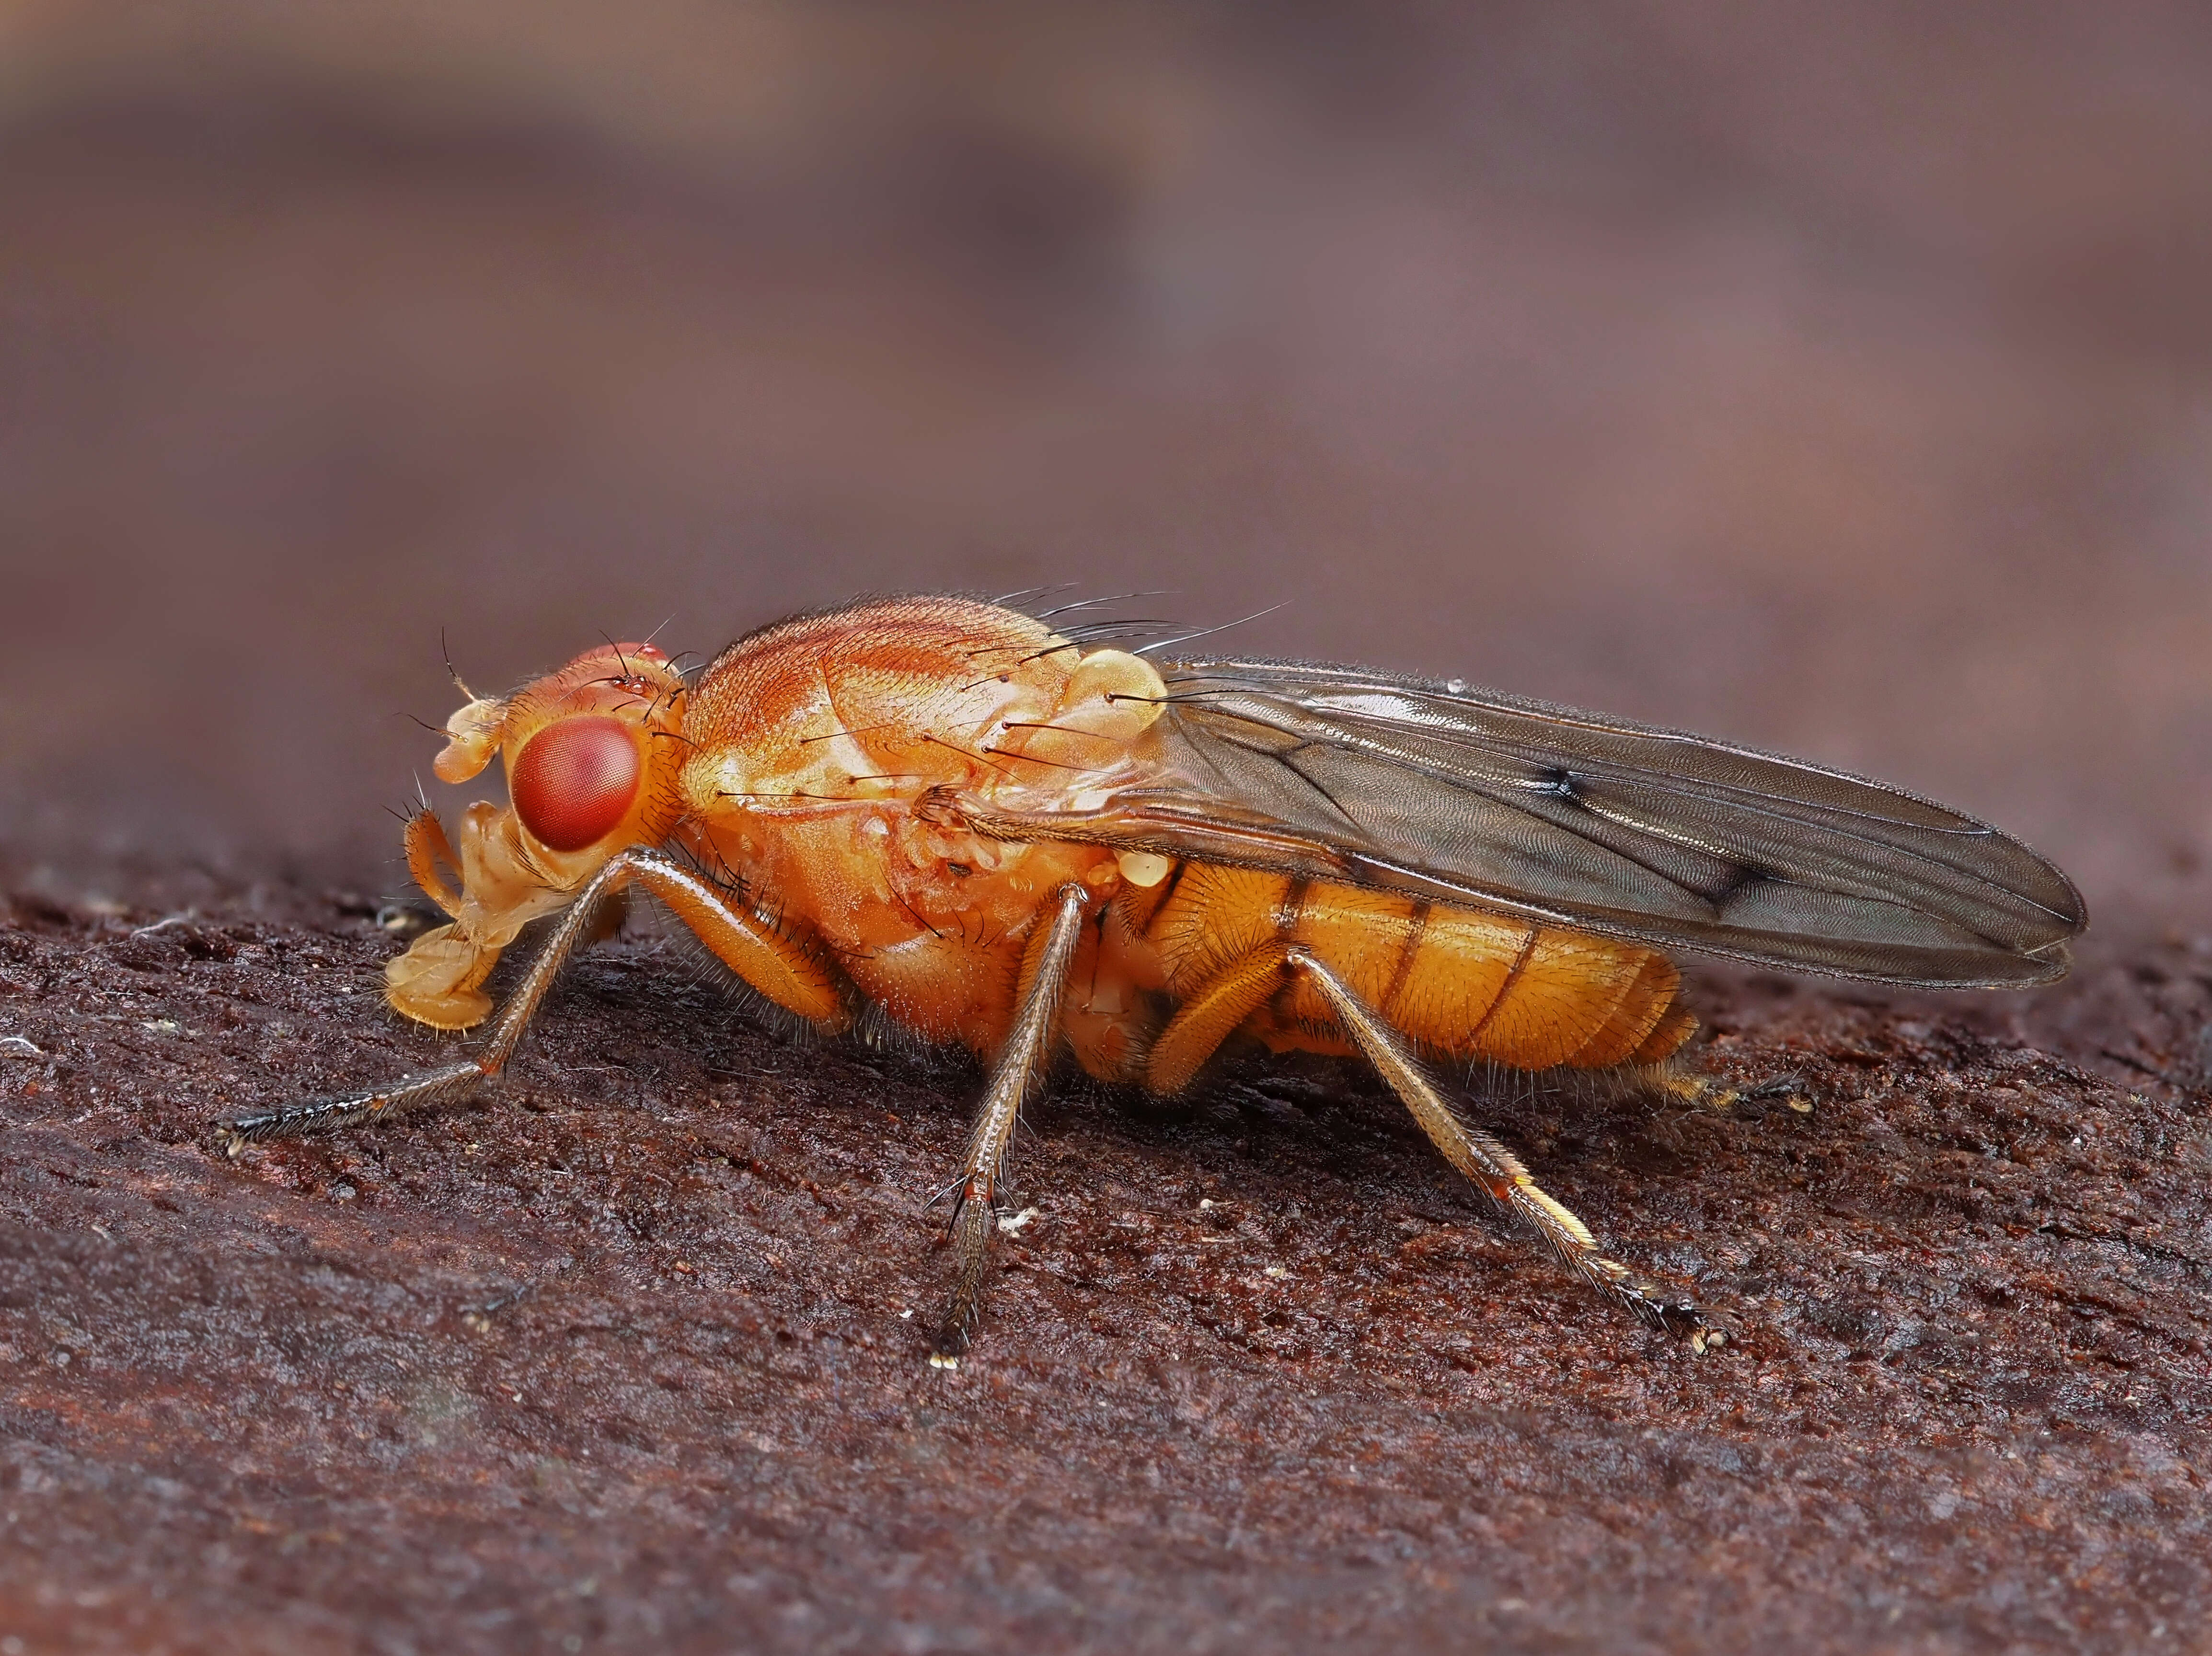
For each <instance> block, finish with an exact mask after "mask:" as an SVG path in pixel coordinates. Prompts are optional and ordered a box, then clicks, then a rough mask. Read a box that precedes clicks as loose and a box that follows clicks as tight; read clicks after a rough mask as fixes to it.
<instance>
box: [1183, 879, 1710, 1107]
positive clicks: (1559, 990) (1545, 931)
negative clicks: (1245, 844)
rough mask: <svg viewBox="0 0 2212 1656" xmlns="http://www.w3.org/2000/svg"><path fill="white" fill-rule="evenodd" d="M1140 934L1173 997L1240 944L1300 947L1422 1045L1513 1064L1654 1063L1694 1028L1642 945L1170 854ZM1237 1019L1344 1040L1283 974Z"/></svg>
mask: <svg viewBox="0 0 2212 1656" xmlns="http://www.w3.org/2000/svg"><path fill="white" fill-rule="evenodd" d="M1145 933H1146V937H1147V939H1148V940H1149V941H1150V942H1151V943H1152V945H1153V947H1154V948H1155V949H1157V950H1158V953H1159V956H1160V959H1161V961H1162V964H1163V965H1164V968H1165V969H1166V973H1167V979H1168V988H1169V991H1170V993H1172V994H1173V995H1174V996H1175V998H1176V999H1177V1000H1188V999H1190V998H1192V997H1194V996H1196V995H1199V994H1200V993H1201V992H1203V991H1204V990H1205V988H1206V986H1207V985H1208V984H1209V983H1211V982H1212V981H1214V980H1217V979H1218V978H1219V976H1220V974H1222V973H1223V972H1224V971H1225V970H1227V969H1228V968H1231V967H1232V966H1234V965H1235V964H1236V963H1237V962H1238V961H1249V959H1250V958H1251V957H1252V956H1253V955H1255V952H1259V951H1279V950H1280V949H1283V948H1285V947H1286V946H1291V945H1297V946H1301V947H1304V948H1305V949H1309V950H1310V951H1311V952H1312V954H1313V955H1315V956H1316V958H1317V959H1319V960H1320V961H1322V963H1323V964H1325V965H1327V966H1328V967H1329V968H1331V969H1332V970H1333V971H1334V972H1335V973H1336V974H1337V975H1338V976H1339V977H1340V978H1342V979H1343V980H1344V981H1345V982H1346V984H1347V985H1349V986H1351V988H1352V992H1354V993H1355V994H1357V995H1358V996H1359V997H1360V998H1362V999H1363V1000H1364V1001H1365V1002H1366V1003H1367V1004H1369V1005H1370V1006H1372V1007H1373V1008H1375V1010H1376V1011H1377V1012H1379V1013H1381V1014H1382V1016H1383V1017H1384V1018H1385V1019H1386V1020H1388V1021H1389V1022H1390V1023H1391V1024H1392V1025H1393V1026H1394V1027H1395V1028H1398V1029H1399V1030H1401V1031H1402V1032H1403V1033H1404V1034H1407V1035H1409V1036H1411V1037H1412V1038H1413V1039H1414V1040H1417V1041H1419V1042H1420V1043H1421V1044H1422V1045H1424V1046H1428V1047H1431V1048H1433V1049H1435V1050H1436V1051H1438V1052H1449V1053H1451V1054H1453V1055H1455V1056H1457V1057H1463V1058H1482V1059H1492V1060H1493V1061H1495V1062H1497V1063H1499V1064H1504V1065H1509V1066H1510V1067H1512V1068H1515V1069H1522V1070H1546V1069H1550V1068H1553V1066H1555V1065H1575V1066H1577V1067H1581V1068H1597V1067H1601V1066H1604V1065H1616V1064H1631V1063H1634V1064H1651V1063H1656V1062H1658V1061H1659V1060H1660V1059H1663V1058H1665V1057H1666V1056H1667V1055H1668V1053H1670V1052H1673V1051H1674V1049H1675V1048H1676V1047H1678V1046H1680V1045H1681V1044H1682V1043H1683V1042H1684V1041H1685V1040H1687V1039H1689V1037H1690V1035H1691V1034H1692V1032H1693V1031H1694V1030H1695V1029H1696V1028H1697V1021H1696V1020H1695V1019H1694V1018H1693V1017H1692V1016H1690V1015H1689V1013H1688V1011H1687V1010H1686V1009H1685V1008H1684V1007H1683V1006H1682V1005H1681V1004H1680V1000H1679V998H1678V997H1679V993H1680V986H1681V983H1680V977H1679V976H1678V974H1676V972H1675V970H1674V966H1673V964H1672V963H1671V962H1670V961H1668V959H1667V958H1666V956H1665V955H1660V954H1657V953H1656V952H1654V951H1653V950H1651V949H1645V948H1643V947H1642V946H1640V945H1638V944H1636V943H1627V942H1624V941H1621V940H1620V939H1617V938H1612V937H1599V936H1596V935H1595V934H1593V933H1590V932H1586V931H1573V930H1571V929H1569V928H1566V927H1564V926H1554V925H1542V924H1541V923H1539V922H1536V921H1532V920H1526V919H1518V918H1516V917H1515V916H1512V915H1508V914H1500V913H1486V912H1484V911H1482V910H1480V909H1473V908H1463V907H1458V906H1457V905H1455V904H1448V903H1437V902H1425V901H1420V900H1419V899H1415V898H1410V897H1402V896H1399V895H1395V894H1393V893H1389V892H1381V891H1370V890H1366V889H1361V888H1358V887H1355V886H1343V885H1334V884H1328V883H1323V882H1320V881H1304V880H1300V879H1297V878H1294V877H1291V876H1288V875H1283V874H1273V873H1268V872H1265V871H1261V870H1251V869H1235V868H1219V867H1215V866H1212V865H1210V864H1202V863H1184V864H1181V865H1180V866H1179V867H1178V868H1177V869H1176V871H1175V873H1173V874H1171V875H1170V877H1169V879H1168V881H1166V882H1164V889H1163V890H1162V892H1161V893H1160V895H1158V898H1157V900H1156V901H1155V903H1154V905H1153V906H1152V912H1151V914H1150V916H1149V919H1148V921H1147V922H1146V925H1145ZM1243 1028H1244V1029H1245V1030H1246V1032H1247V1033H1249V1034H1254V1035H1256V1036H1258V1037H1259V1038H1260V1039H1261V1040H1264V1041H1266V1042H1267V1044H1268V1045H1270V1046H1277V1047H1308V1048H1313V1049H1317V1050H1321V1051H1325V1052H1344V1051H1348V1050H1350V1048H1349V1046H1348V1044H1347V1042H1346V1037H1345V1034H1344V1032H1343V1031H1342V1030H1341V1029H1340V1028H1339V1027H1338V1026H1337V1024H1336V1022H1335V1021H1334V1018H1332V1017H1331V1016H1330V1015H1329V1010H1328V1006H1327V1004H1326V1003H1324V1002H1323V1001H1322V998H1321V997H1320V995H1319V994H1318V993H1317V992H1316V991H1315V989H1314V988H1313V986H1312V985H1311V983H1310V980H1307V979H1304V978H1302V977H1299V976H1297V975H1296V974H1287V975H1285V978H1284V980H1283V983H1282V986H1281V987H1280V988H1279V990H1277V991H1276V992H1274V993H1273V996H1272V997H1271V998H1269V999H1268V1000H1267V1002H1265V1004H1262V1005H1261V1006H1260V1007H1259V1009H1258V1010H1255V1012H1253V1013H1252V1014H1251V1015H1250V1016H1249V1017H1248V1018H1247V1019H1246V1020H1245V1021H1244V1023H1243Z"/></svg>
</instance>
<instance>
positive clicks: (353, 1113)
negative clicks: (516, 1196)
mask: <svg viewBox="0 0 2212 1656" xmlns="http://www.w3.org/2000/svg"><path fill="white" fill-rule="evenodd" d="M488 1074H489V1071H487V1070H486V1069H485V1068H484V1066H483V1064H482V1063H481V1062H479V1061H478V1060H477V1059H470V1060H469V1061H468V1062H467V1063H465V1064H449V1065H447V1066H446V1067H445V1068H444V1069H442V1070H426V1071H422V1073H421V1074H419V1075H411V1076H403V1077H400V1078H399V1079H398V1080H397V1081H394V1082H391V1083H387V1084H386V1085H384V1086H381V1087H360V1088H356V1089H354V1090H353V1091H351V1092H343V1093H331V1094H329V1095H325V1096H324V1097H321V1098H301V1099H295V1100H294V1101H292V1102H290V1103H289V1104H279V1105H277V1106H276V1107H275V1108H274V1109H268V1110H249V1111H247V1112H246V1113H243V1114H240V1115H233V1116H226V1117H224V1118H223V1119H222V1120H220V1121H217V1122H216V1124H215V1129H214V1131H215V1137H216V1145H217V1147H218V1148H220V1149H222V1152H223V1154H224V1155H226V1156H229V1157H230V1158H231V1159H232V1160H234V1161H235V1160H236V1159H237V1158H238V1157H239V1156H242V1155H244V1154H245V1151H246V1146H247V1145H248V1144H251V1143H254V1142H255V1141H257V1140H258V1139H264V1138H297V1137H302V1136H304V1135H306V1134H308V1133H318V1132H331V1131H335V1130H337V1128H340V1127H350V1126H354V1125H358V1124H360V1123H362V1122H368V1121H382V1120H385V1119H388V1118H390V1117H392V1116H396V1115H404V1114H405V1113H407V1112H409V1111H410V1110H418V1109H422V1108H424V1107H427V1106H429V1105H434V1104H458V1103H459V1102H460V1101H462V1100H463V1099H465V1098H467V1097H468V1096H469V1095H471V1094H472V1093H474V1092H475V1091H476V1090H477V1088H479V1087H481V1086H482V1085H483V1083H484V1078H485V1077H486V1076H487V1075H488Z"/></svg>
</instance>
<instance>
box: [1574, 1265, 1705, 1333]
mask: <svg viewBox="0 0 2212 1656" xmlns="http://www.w3.org/2000/svg"><path fill="white" fill-rule="evenodd" d="M1577 1263H1578V1264H1579V1265H1580V1266H1581V1268H1582V1271H1583V1275H1584V1276H1586V1277H1589V1279H1590V1281H1591V1282H1593V1283H1595V1284H1596V1285H1597V1286H1598V1288H1599V1289H1601V1290H1602V1291H1603V1292H1605V1293H1606V1294H1608V1295H1611V1296H1612V1297H1613V1298H1614V1299H1616V1300H1618V1301H1620V1302H1621V1303H1622V1304H1623V1305H1625V1306H1626V1307H1628V1308H1629V1309H1630V1310H1631V1311H1633V1312H1634V1313H1636V1315H1637V1317H1638V1319H1639V1320H1640V1321H1642V1322H1643V1323H1644V1325H1646V1326H1648V1327H1651V1328H1656V1329H1657V1330H1659V1331H1661V1332H1662V1333H1666V1334H1686V1335H1687V1336H1688V1337H1689V1341H1690V1346H1691V1349H1692V1350H1694V1351H1696V1352H1697V1353H1698V1354H1699V1356H1703V1355H1704V1354H1705V1352H1706V1351H1708V1350H1712V1349H1714V1348H1716V1347H1718V1346H1722V1345H1725V1344H1728V1333H1727V1331H1726V1330H1725V1329H1723V1328H1722V1327H1720V1326H1719V1325H1717V1324H1716V1323H1715V1322H1714V1320H1713V1319H1712V1317H1711V1314H1710V1313H1708V1312H1707V1311H1706V1310H1705V1307H1702V1306H1700V1305H1699V1303H1698V1301H1697V1299H1696V1296H1695V1295H1692V1293H1691V1292H1690V1290H1689V1289H1686V1288H1684V1287H1682V1286H1681V1285H1680V1283H1667V1282H1662V1281H1660V1280H1659V1279H1658V1278H1656V1277H1646V1276H1644V1275H1642V1274H1641V1273H1639V1272H1637V1271H1631V1270H1630V1269H1629V1268H1628V1267H1627V1266H1626V1265H1623V1264H1621V1263H1620V1260H1618V1259H1607V1258H1606V1257H1605V1256H1604V1255H1603V1254H1592V1255H1590V1256H1589V1257H1588V1258H1587V1259H1582V1260H1580V1261H1578V1262H1577Z"/></svg>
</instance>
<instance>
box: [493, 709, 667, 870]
mask: <svg viewBox="0 0 2212 1656" xmlns="http://www.w3.org/2000/svg"><path fill="white" fill-rule="evenodd" d="M640 773H641V767H640V766H639V764H638V758H637V742H636V739H635V737H633V736H632V735H631V733H630V727H629V725H625V724H623V722H622V720H620V719H611V718H609V717H607V716H606V715H605V714H603V713H602V714H590V715H580V716H578V717H576V718H574V719H562V720H561V721H560V722H559V723H558V724H555V725H547V726H546V727H545V728H544V730H542V731H538V734H537V735H535V736H533V737H531V738H530V740H529V741H527V742H526V743H523V744H522V751H521V752H520V753H519V754H517V755H515V756H514V763H513V765H512V766H510V767H508V770H507V792H508V794H509V795H511V796H512V797H513V800H514V810H515V814H516V815H517V816H520V817H521V818H522V826H523V827H525V828H528V829H529V830H530V832H531V833H532V834H533V835H534V836H536V838H537V839H538V840H539V841H541V842H542V843H544V844H545V845H547V846H551V847H552V848H553V849H554V850H556V851H581V850H582V849H583V848H584V847H585V846H588V845H590V844H592V842H593V841H594V840H604V839H605V838H606V836H607V835H608V834H611V833H613V832H614V830H615V827H616V825H617V823H619V822H621V821H622V819H623V817H625V816H629V808H630V804H631V802H632V801H633V800H635V798H637V785H638V781H639V779H640Z"/></svg>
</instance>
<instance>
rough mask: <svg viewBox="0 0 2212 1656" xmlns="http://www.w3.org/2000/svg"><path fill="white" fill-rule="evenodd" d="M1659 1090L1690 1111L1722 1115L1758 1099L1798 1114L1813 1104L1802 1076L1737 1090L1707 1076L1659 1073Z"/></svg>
mask: <svg viewBox="0 0 2212 1656" xmlns="http://www.w3.org/2000/svg"><path fill="white" fill-rule="evenodd" d="M1657 1086H1658V1089H1659V1090H1660V1091H1661V1092H1662V1093H1663V1094H1664V1095H1666V1096H1668V1098H1674V1099H1680V1101H1682V1102H1683V1103H1685V1104H1687V1105H1689V1106H1690V1107H1692V1108H1693V1109H1699V1110H1711V1111H1713V1112H1714V1113H1717V1114H1718V1113H1726V1112H1728V1111H1729V1110H1732V1109H1734V1108H1735V1107H1736V1106H1737V1105H1739V1104H1747V1103H1751V1102H1753V1101H1757V1100H1760V1099H1768V1098H1779V1099H1780V1100H1781V1101H1783V1102H1784V1104H1786V1105H1788V1106H1789V1107H1790V1108H1791V1109H1793V1110H1795V1111H1796V1113H1798V1114H1800V1115H1810V1114H1812V1113H1813V1101H1812V1099H1811V1098H1810V1097H1809V1096H1808V1095H1807V1093H1806V1090H1805V1077H1802V1076H1800V1075H1786V1076H1777V1077H1774V1078H1773V1079H1772V1080H1771V1081H1762V1082H1760V1083H1759V1084H1758V1085H1756V1086H1753V1087H1738V1086H1735V1085H1733V1084H1731V1083H1728V1082H1725V1081H1722V1080H1720V1079H1719V1078H1718V1077H1714V1076H1707V1075H1687V1074H1682V1073H1679V1072H1676V1073H1668V1072H1664V1071H1662V1073H1661V1074H1660V1075H1659V1076H1658V1077H1657Z"/></svg>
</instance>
